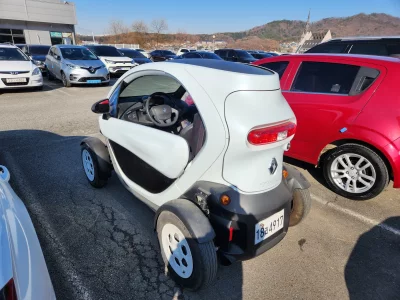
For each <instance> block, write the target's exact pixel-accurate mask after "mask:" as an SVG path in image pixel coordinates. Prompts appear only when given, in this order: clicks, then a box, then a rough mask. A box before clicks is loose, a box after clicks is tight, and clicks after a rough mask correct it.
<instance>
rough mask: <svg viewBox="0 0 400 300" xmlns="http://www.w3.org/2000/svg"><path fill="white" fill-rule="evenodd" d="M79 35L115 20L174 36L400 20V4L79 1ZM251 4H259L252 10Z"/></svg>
mask: <svg viewBox="0 0 400 300" xmlns="http://www.w3.org/2000/svg"><path fill="white" fill-rule="evenodd" d="M74 2H75V4H76V8H77V16H78V26H77V32H78V33H88V34H89V33H90V32H91V31H94V33H95V34H103V33H106V31H107V27H108V23H109V21H110V20H112V19H121V20H123V21H124V22H125V23H126V24H131V23H132V22H133V21H136V20H143V21H146V22H147V23H150V22H151V20H152V19H154V18H165V19H166V20H167V21H168V25H169V30H168V32H171V33H173V32H176V31H177V30H184V31H186V32H187V33H214V32H226V31H242V30H246V29H250V28H252V27H255V26H258V25H262V24H265V23H268V22H270V21H274V20H281V19H288V20H306V18H307V14H308V9H311V21H318V20H320V19H322V18H327V17H346V16H351V15H354V14H358V13H360V12H363V13H373V12H380V13H387V14H391V15H393V16H397V17H400V0H334V1H332V0H259V1H249V0H247V1H245V0H230V1H229V0H195V1H194V0H184V1H171V0H163V1H160V0H152V1H150V0H114V1H112V0H111V1H110V0H74ZM249 3H253V5H250V4H249Z"/></svg>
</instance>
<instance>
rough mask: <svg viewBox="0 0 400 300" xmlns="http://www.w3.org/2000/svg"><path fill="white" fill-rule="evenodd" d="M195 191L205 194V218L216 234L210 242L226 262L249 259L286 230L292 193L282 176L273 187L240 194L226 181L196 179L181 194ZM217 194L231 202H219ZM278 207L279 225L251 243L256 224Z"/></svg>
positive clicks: (192, 193)
mask: <svg viewBox="0 0 400 300" xmlns="http://www.w3.org/2000/svg"><path fill="white" fill-rule="evenodd" d="M199 191H200V192H203V193H205V194H206V195H207V205H208V210H209V219H210V223H211V225H212V227H213V229H214V231H215V234H216V238H215V240H214V242H215V244H216V246H217V247H218V249H219V250H218V251H219V254H220V255H222V256H224V257H225V258H226V259H228V260H229V261H230V262H234V261H243V260H247V259H251V258H253V257H256V256H258V255H260V254H262V253H264V252H265V251H267V250H268V249H270V248H272V247H274V246H275V245H276V244H278V243H279V242H280V241H281V240H282V239H283V238H284V237H285V235H286V233H287V231H288V227H289V217H290V211H291V204H292V199H293V194H292V191H291V188H290V187H289V186H288V184H287V182H286V181H285V180H283V181H282V182H281V183H280V184H279V186H278V187H276V188H275V189H273V190H271V191H268V192H264V193H259V194H241V193H239V192H238V191H236V190H234V189H232V188H231V187H229V186H226V185H221V184H216V183H212V182H198V183H197V184H196V185H195V186H194V187H192V189H190V190H189V191H188V192H187V193H186V194H185V195H184V197H186V198H188V199H196V195H197V194H198V193H199ZM221 195H228V196H229V197H230V199H231V202H230V203H229V204H228V205H226V206H223V205H222V204H221V203H220V197H221ZM282 209H284V222H283V228H281V229H280V230H278V231H277V232H275V233H274V234H272V235H271V236H269V237H267V238H266V239H265V240H264V241H262V242H260V243H257V244H255V236H256V233H255V230H256V224H257V223H259V222H261V221H263V220H265V219H266V218H268V217H270V216H271V215H273V214H275V213H277V212H279V211H281V210H282ZM230 228H232V235H231V229H230ZM230 237H231V238H230Z"/></svg>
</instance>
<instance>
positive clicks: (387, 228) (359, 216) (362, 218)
mask: <svg viewBox="0 0 400 300" xmlns="http://www.w3.org/2000/svg"><path fill="white" fill-rule="evenodd" d="M311 198H312V199H313V200H315V201H317V202H319V203H321V204H323V205H326V206H329V207H331V208H332V209H334V210H336V211H338V212H341V213H343V214H345V215H348V216H351V217H353V218H355V219H357V220H359V221H361V222H363V223H365V224H368V225H372V226H377V227H379V228H381V229H383V230H385V231H388V232H390V233H392V234H394V235H396V236H398V237H400V230H399V229H397V228H394V227H392V226H389V225H386V224H383V223H381V222H379V221H377V220H374V219H370V218H368V217H366V216H363V215H362V214H359V213H357V212H355V211H352V210H350V209H347V208H343V207H341V206H339V205H337V204H336V203H334V202H331V201H326V200H324V199H322V198H321V197H318V196H316V195H314V194H311Z"/></svg>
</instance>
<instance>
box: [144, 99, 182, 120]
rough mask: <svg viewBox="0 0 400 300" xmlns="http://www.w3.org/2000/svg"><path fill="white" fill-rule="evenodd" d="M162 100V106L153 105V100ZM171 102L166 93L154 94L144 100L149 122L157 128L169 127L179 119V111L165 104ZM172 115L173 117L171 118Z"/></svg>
mask: <svg viewBox="0 0 400 300" xmlns="http://www.w3.org/2000/svg"><path fill="white" fill-rule="evenodd" d="M157 98H158V99H163V103H164V104H159V105H157V104H153V103H154V101H155V99H157ZM172 102H173V100H172V99H171V97H170V96H169V95H168V94H166V93H161V92H156V93H153V94H151V95H150V96H149V98H148V99H147V100H146V112H147V115H148V116H149V118H150V120H151V122H153V124H154V125H156V126H158V127H169V126H172V125H174V124H175V123H176V122H177V121H178V119H179V111H178V110H176V109H175V108H172V107H171V106H170V105H168V104H165V103H172ZM173 115H175V116H174V117H173Z"/></svg>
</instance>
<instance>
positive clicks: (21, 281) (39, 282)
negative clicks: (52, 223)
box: [0, 166, 56, 300]
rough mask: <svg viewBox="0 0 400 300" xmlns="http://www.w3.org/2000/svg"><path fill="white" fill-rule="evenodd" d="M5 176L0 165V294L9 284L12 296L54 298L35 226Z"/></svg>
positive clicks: (7, 173) (8, 177) (5, 172)
mask: <svg viewBox="0 0 400 300" xmlns="http://www.w3.org/2000/svg"><path fill="white" fill-rule="evenodd" d="M9 179H10V174H9V172H8V170H7V168H5V167H4V166H0V295H2V293H3V292H6V290H7V288H8V293H10V287H11V289H15V293H16V296H17V298H16V299H41V300H51V299H56V296H55V293H54V289H53V285H52V283H51V280H50V276H49V273H48V270H47V266H46V262H45V260H44V257H43V253H42V249H41V248H40V244H39V240H38V237H37V236H36V232H35V228H34V227H33V224H32V221H31V218H30V217H29V214H28V211H27V209H26V207H25V205H24V204H23V202H22V201H21V199H20V198H18V196H17V195H16V194H15V192H14V191H13V189H12V188H11V186H10V184H9V182H8V181H9ZM6 285H7V288H5V286H6ZM8 296H9V297H10V296H11V295H10V294H9V295H8ZM6 299H14V298H12V296H11V298H8V297H7V295H6Z"/></svg>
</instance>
